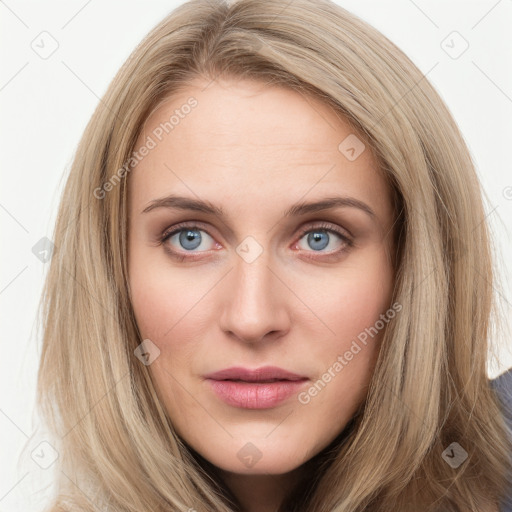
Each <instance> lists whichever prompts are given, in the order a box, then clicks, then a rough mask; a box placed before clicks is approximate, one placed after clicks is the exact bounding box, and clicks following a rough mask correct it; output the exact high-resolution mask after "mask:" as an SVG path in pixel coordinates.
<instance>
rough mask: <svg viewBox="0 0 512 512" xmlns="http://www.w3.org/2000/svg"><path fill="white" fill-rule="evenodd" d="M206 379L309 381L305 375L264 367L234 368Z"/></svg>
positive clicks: (209, 375)
mask: <svg viewBox="0 0 512 512" xmlns="http://www.w3.org/2000/svg"><path fill="white" fill-rule="evenodd" d="M205 378H206V379H212V380H232V381H241V382H276V381H282V380H288V381H297V380H304V379H307V377H305V376H304V375H298V374H296V373H292V372H290V371H288V370H284V369H283V368H279V367H277V366H264V367H262V368H256V369H255V370H251V369H249V368H243V367H241V366H234V367H231V368H226V369H224V370H220V371H218V372H214V373H211V374H208V375H206V376H205Z"/></svg>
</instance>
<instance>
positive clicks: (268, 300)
mask: <svg viewBox="0 0 512 512" xmlns="http://www.w3.org/2000/svg"><path fill="white" fill-rule="evenodd" d="M248 238H249V237H248ZM258 246H259V247H258ZM271 260H272V258H271V255H270V251H269V250H267V249H265V250H263V247H262V246H261V245H260V244H258V245H256V244H255V243H254V240H245V241H244V242H242V243H241V244H240V245H239V246H238V247H237V255H236V258H235V260H234V269H233V271H232V272H230V278H229V282H228V283H226V284H227V286H228V290H229V291H228V298H227V300H226V301H225V302H224V311H223V312H222V316H221V319H222V328H223V330H224V331H226V332H228V331H229V332H231V333H233V334H234V335H235V336H236V337H238V338H240V339H243V340H246V341H257V340H259V339H261V338H262V337H264V336H265V335H266V334H268V333H270V332H274V331H281V330H283V329H286V328H287V320H286V318H287V315H286V308H285V307H284V304H283V303H282V295H281V293H280V292H281V290H279V289H278V288H279V286H282V284H281V283H280V282H279V280H278V279H277V277H276V276H275V274H274V271H273V270H272V269H271V267H272V261H271Z"/></svg>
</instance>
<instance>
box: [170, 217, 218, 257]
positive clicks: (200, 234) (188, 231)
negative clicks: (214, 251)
mask: <svg viewBox="0 0 512 512" xmlns="http://www.w3.org/2000/svg"><path fill="white" fill-rule="evenodd" d="M161 242H162V243H163V244H164V246H165V249H166V250H167V252H169V253H170V254H171V255H173V256H175V257H177V258H178V259H180V260H183V259H185V258H187V257H188V256H187V255H186V254H185V255H184V254H183V252H182V251H185V252H190V253H195V252H204V251H208V250H209V249H208V247H205V245H206V246H208V245H211V244H212V242H213V243H214V244H215V241H214V240H213V238H212V237H211V236H210V235H209V234H208V233H207V232H206V231H205V230H204V229H201V228H200V227H199V226H197V225H187V224H184V225H178V226H174V227H173V229H172V231H166V232H165V233H164V234H163V236H162V239H161ZM173 246H174V247H177V248H178V251H177V250H175V249H173V248H172V247H173ZM196 249H198V250H197V251H196ZM210 250H211V248H210Z"/></svg>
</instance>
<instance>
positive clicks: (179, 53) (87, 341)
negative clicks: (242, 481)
mask: <svg viewBox="0 0 512 512" xmlns="http://www.w3.org/2000/svg"><path fill="white" fill-rule="evenodd" d="M218 76H226V77H238V78H247V79H254V80H259V81H262V80H263V81H264V82H265V83H267V84H269V85H270V84H272V85H281V86H283V87H288V88H292V89H293V90H295V91H297V92H299V93H300V94H303V95H313V96H314V97H317V98H320V99H321V100H322V101H324V102H326V103H327V104H329V105H330V106H331V107H332V109H333V111H335V112H337V113H339V115H340V116H342V117H343V118H344V119H346V120H347V121H348V122H350V123H351V124H352V125H353V126H354V127H356V128H357V130H358V132H359V133H360V134H361V136H362V137H364V138H365V140H366V141H367V143H368V144H369V145H370V147H371V149H372V151H373V152H374V154H375V155H376V157H377V158H378V161H379V163H380V164H381V168H382V172H383V173H384V174H385V176H386V177H387V179H388V180H389V183H390V184H391V186H392V188H393V190H394V192H395V194H396V197H397V209H398V215H397V219H396V221H397V224H396V227H397V233H398V235H397V238H396V239H397V256H398V257H397V268H396V284H395V290H394V301H397V302H399V303H400V304H401V305H402V307H403V309H402V311H401V314H400V315H398V316H397V317H396V318H395V319H394V321H393V322H390V323H389V325H388V326H387V329H386V331H385V336H384V339H383V342H382V348H381V351H380V354H379V358H378V362H377V365H376V367H375V371H374V374H373V377H372V381H371V383H370V388H369V391H368V395H367V399H366V400H365V403H364V404H363V405H364V407H362V408H361V411H360V414H358V415H357V417H355V418H354V419H353V421H352V422H351V423H350V425H349V426H350V431H349V435H347V436H345V437H344V439H343V442H340V443H334V444H333V445H331V446H329V447H328V450H327V449H326V450H324V451H323V452H322V453H321V454H319V456H318V457H315V458H314V459H312V461H310V463H309V465H310V466H311V471H310V473H309V478H308V479H307V481H306V482H305V483H304V482H303V483H301V485H300V486H298V487H300V492H299V489H296V490H295V491H294V493H293V494H292V495H290V496H288V498H287V500H286V503H284V504H283V505H282V507H281V510H282V511H284V510H286V511H296V512H298V511H301V512H320V511H331V512H360V511H363V510H365V511H370V512H377V511H381V512H384V511H386V512H389V511H390V510H393V511H395V512H411V511H414V512H420V511H423V510H427V509H428V510H429V511H433V510H442V511H443V512H447V511H475V512H476V511H482V510H484V508H485V507H488V506H489V505H490V504H492V503H497V502H498V500H499V499H500V498H501V497H502V495H503V493H504V490H505V487H506V485H507V481H506V479H507V471H510V460H509V456H508V454H509V453H511V451H512V445H511V441H510V439H509V437H508V435H507V431H506V427H505V423H504V420H503V416H502V410H501V409H500V404H499V402H498V398H497V397H496V395H495V394H494V392H493V390H492V388H491V387H490V385H489V380H488V377H487V373H486V362H487V357H488V340H489V329H490V320H489V319H490V315H491V312H492V306H493V295H492V283H493V278H494V272H493V266H492V260H491V252H490V241H489V235H488V228H487V226H486V222H485V213H484V208H483V202H482V197H481V195H482V193H481V190H480V185H479V182H478V179H477V176H476V173H475V170H474V164H473V163H472V161H471V158H470V155H469V151H468V149H467V147H466V145H465V142H464V140H463V137H462V136H461V134H460V132H459V130H458V128H457V126H456V124H455V122H454V121H453V119H452V117H451V115H450V113H449V111H448V109H447V107H446V106H445V104H444V103H443V101H442V100H441V99H440V97H439V95H438V94H437V92H436V91H435V89H434V88H433V87H432V86H431V85H430V83H429V82H428V80H427V79H426V78H425V76H424V75H423V74H422V73H421V72H420V71H419V70H418V69H417V68H416V66H415V65H414V64H413V63H412V62H411V61H410V60H409V59H408V58H407V57H406V56H405V55H404V53H403V52H402V51H400V50H399V49H398V48H397V47H396V46H395V45H394V44H393V43H391V42H390V41H389V40H388V39H387V38H386V37H384V36H383V35H382V34H381V33H379V32H378V31H377V30H375V29H374V28H373V27H371V26H369V25H368V24H366V23H365V22H363V21H362V20H360V19H358V18H357V17H356V16H354V15H352V14H350V13H349V12H347V11H346V10H344V9H342V8H341V7H339V6H337V5H336V4H334V3H331V2H329V1H328V0H316V1H307V0H294V1H293V2H291V3H287V4H284V3H283V2H281V1H279V0H240V1H235V2H230V3H227V2H222V1H218V0H191V1H189V2H187V3H185V4H183V5H181V6H179V7H178V8H177V9H175V10H174V11H173V12H172V13H171V14H170V15H169V16H168V17H166V18H165V19H164V20H163V21H162V22H161V23H159V24H158V26H157V27H155V28H154V29H153V30H152V31H151V32H150V33H149V35H148V36H147V37H146V38H145V39H144V40H143V41H142V42H141V44H140V45H139V46H138V47H137V48H136V49H135V50H134V52H133V53H132V55H131V56H130V57H129V59H128V60H127V62H126V63H125V64H124V65H123V67H122V68H121V69H120V71H119V72H118V74H117V76H116V77H115V79H114V80H113V81H112V83H111V85H110V87H109V89H108V91H107V92H106V94H105V96H104V97H103V99H102V101H101V102H100V103H99V104H98V106H97V108H96V111H95V112H94V115H93V116H92V118H91V120H90V122H89V124H88V126H87V128H86V130H85V133H84V135H83V137H82V140H81V142H80V144H79V147H78V149H77V152H76V156H75V158H74V163H73V166H72V168H71V171H70V175H69V178H68V180H67V183H66V186H65V190H64V192H63V196H62V199H61V203H60V208H59V212H58V218H57V222H56V227H55V232H54V237H53V238H54V243H55V249H54V255H53V258H52V260H51V265H50V269H49V273H48V276H47V280H46V283H45V288H44V294H43V297H42V300H41V315H42V324H43V329H44V336H43V347H42V355H41V362H40V368H39V375H38V388H37V401H38V410H40V414H41V416H42V417H43V418H45V421H46V422H47V425H48V428H49V430H50V432H51V433H52V434H53V436H54V437H53V439H52V441H51V443H52V444H53V446H54V447H55V448H56V449H57V451H58V452H59V454H60V457H59V459H58V461H57V463H56V464H58V466H57V467H58V470H57V471H56V478H57V480H56V491H57V492H56V496H55V500H54V502H53V503H52V505H51V506H50V507H49V508H48V511H51V512H58V511H64V510H66V511H67V510H73V511H84V512H85V511H91V512H92V511H99V510H101V511H107V510H109V511H115V512H141V511H149V510H151V511H161V512H164V511H165V512H168V511H170V510H180V511H188V510H195V511H197V512H211V511H216V512H230V511H234V510H239V505H238V504H237V503H236V500H235V499H234V497H233V496H232V495H231V493H230V492H229V490H228V489H227V488H226V486H225V485H223V482H222V481H221V480H220V479H219V478H218V476H217V475H216V472H215V468H213V467H212V465H211V464H209V463H208V461H205V460H204V459H202V457H201V456H200V455H199V454H197V453H195V452H194V450H193V449H192V448H191V447H189V446H187V445H186V444H185V443H184V441H183V440H182V439H180V438H179V437H178V436H177V434H176V432H175V430H174V429H173V426H172V424H171V422H170V420H169V417H168V415H167V413H166V411H165V410H164V408H163V406H162V404H161V403H160V402H159V400H158V397H157V394H156V392H155V389H154V387H153V384H152V380H151V378H150V375H149V371H148V368H147V367H146V366H144V365H142V364H141V363H140V361H139V360H138V359H137V358H136V357H135V355H134V349H135V348H136V347H137V346H138V345H139V344H140V343H141V341H142V340H141V338H140V334H139V332H138V329H137V324H136V322H135V318H134V314H133V311H132V307H131V302H130V294H129V290H128V286H127V283H128V273H127V187H128V183H129V172H130V171H129V169H128V168H127V167H126V162H127V161H129V160H130V158H131V155H132V152H133V151H134V145H135V142H136V140H137V137H138V135H139V133H140V130H141V128H142V126H143V124H144V122H145V121H146V119H147V118H148V116H149V114H150V113H151V112H152V111H154V110H155V108H157V106H158V105H159V104H160V103H161V102H162V101H163V100H164V99H166V98H168V97H169V95H172V94H173V93H175V92H177V91H178V90H180V89H184V88H186V87H187V84H188V83H190V81H191V80H192V79H194V78H197V77H202V78H206V79H207V80H214V79H215V78H216V77H218ZM199 108H200V105H199ZM123 168H124V172H123V171H122V169H123ZM132 172H133V171H132ZM134 172H136V171H134ZM107 184H108V185H107ZM453 442H457V443H458V444H459V445H460V446H461V447H462V448H463V449H464V450H465V451H466V452H467V453H468V458H467V460H466V461H465V462H464V463H463V464H462V465H461V466H460V467H458V468H457V469H454V468H452V467H451V466H450V465H448V464H447V463H446V462H445V460H443V457H442V453H443V451H444V450H445V449H446V448H447V447H449V445H451V443H453Z"/></svg>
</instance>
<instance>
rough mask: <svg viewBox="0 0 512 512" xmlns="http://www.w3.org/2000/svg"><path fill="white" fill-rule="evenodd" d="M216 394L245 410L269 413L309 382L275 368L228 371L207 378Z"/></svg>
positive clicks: (235, 368)
mask: <svg viewBox="0 0 512 512" xmlns="http://www.w3.org/2000/svg"><path fill="white" fill-rule="evenodd" d="M205 379H206V381H207V382H208V384H209V385H210V387H211V389H212V390H213V392H214V393H215V394H216V395H217V396H218V397H219V398H220V399H221V400H222V401H224V402H225V403H227V404H228V405H231V406H233V407H240V408H243V409H270V408H272V407H276V406H277V405H279V404H280V403H282V402H284V401H285V400H287V399H288V398H290V397H291V396H292V395H294V394H296V393H298V391H299V390H300V389H301V388H302V387H303V386H304V383H305V382H307V381H308V380H309V379H308V378H307V377H305V376H303V375H298V374H296V373H292V372H289V371H287V370H284V369H282V368H278V367H276V366H265V367H262V368H257V369H255V370H250V369H248V368H242V367H232V368H226V369H225V370H221V371H218V372H215V373H211V374H208V375H206V376H205Z"/></svg>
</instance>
